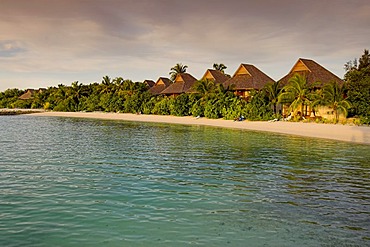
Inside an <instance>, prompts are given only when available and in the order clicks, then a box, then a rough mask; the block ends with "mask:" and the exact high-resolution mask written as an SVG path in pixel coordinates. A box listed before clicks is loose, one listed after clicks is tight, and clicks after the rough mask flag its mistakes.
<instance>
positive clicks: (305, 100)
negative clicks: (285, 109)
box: [278, 74, 311, 115]
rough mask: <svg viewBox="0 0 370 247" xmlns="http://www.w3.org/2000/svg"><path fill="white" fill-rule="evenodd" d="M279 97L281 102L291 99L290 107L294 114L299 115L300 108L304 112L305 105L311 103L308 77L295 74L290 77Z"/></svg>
mask: <svg viewBox="0 0 370 247" xmlns="http://www.w3.org/2000/svg"><path fill="white" fill-rule="evenodd" d="M278 98H279V102H286V101H290V106H289V109H290V111H293V115H297V112H298V111H299V110H301V111H302V112H301V113H302V114H303V110H304V106H305V105H306V106H307V105H310V103H311V99H310V98H311V89H310V88H309V86H308V85H307V80H306V77H305V76H304V75H300V74H295V75H294V76H293V77H292V78H290V79H289V83H288V84H287V85H286V86H285V87H284V88H283V92H282V93H281V94H280V96H279V97H278Z"/></svg>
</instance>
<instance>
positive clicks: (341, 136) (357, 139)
mask: <svg viewBox="0 0 370 247" xmlns="http://www.w3.org/2000/svg"><path fill="white" fill-rule="evenodd" d="M33 115H34V116H52V117H75V118H95V119H108V120H124V121H135V122H155V123H171V124H186V125H206V126H214V127H223V128H234V129H246V130H255V131H267V132H275V133H281V134H288V135H297V136H306V137H315V138H324V139H332V140H338V141H346V142H354V143H363V144H370V127H366V126H351V125H339V124H337V125H334V124H316V123H295V122H281V121H277V122H260V121H259V122H250V121H242V122H234V121H232V120H222V119H207V118H199V119H197V118H194V117H174V116H158V115H136V114H126V113H103V112H91V113H90V112H88V113H85V112H43V113H35V114H33Z"/></svg>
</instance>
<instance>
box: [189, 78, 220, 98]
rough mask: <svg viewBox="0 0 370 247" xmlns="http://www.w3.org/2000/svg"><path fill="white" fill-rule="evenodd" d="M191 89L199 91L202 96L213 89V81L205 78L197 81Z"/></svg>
mask: <svg viewBox="0 0 370 247" xmlns="http://www.w3.org/2000/svg"><path fill="white" fill-rule="evenodd" d="M193 89H194V90H196V91H197V92H198V93H200V94H201V95H202V96H204V95H206V94H208V93H211V92H213V91H215V89H216V87H215V83H214V82H213V81H212V80H207V79H205V80H200V81H197V82H196V83H195V84H194V86H193Z"/></svg>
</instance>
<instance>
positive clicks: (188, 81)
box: [161, 73, 197, 95]
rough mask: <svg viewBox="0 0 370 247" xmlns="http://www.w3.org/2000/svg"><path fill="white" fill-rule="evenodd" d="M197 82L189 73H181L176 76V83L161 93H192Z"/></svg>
mask: <svg viewBox="0 0 370 247" xmlns="http://www.w3.org/2000/svg"><path fill="white" fill-rule="evenodd" d="M196 81H197V79H195V78H194V77H193V76H192V75H190V74H188V73H180V74H178V75H177V76H176V79H175V82H174V83H173V84H171V85H170V86H169V87H167V88H166V89H165V90H163V91H162V92H161V94H166V95H171V94H181V93H187V92H191V91H192V86H193V85H194V83H195V82H196Z"/></svg>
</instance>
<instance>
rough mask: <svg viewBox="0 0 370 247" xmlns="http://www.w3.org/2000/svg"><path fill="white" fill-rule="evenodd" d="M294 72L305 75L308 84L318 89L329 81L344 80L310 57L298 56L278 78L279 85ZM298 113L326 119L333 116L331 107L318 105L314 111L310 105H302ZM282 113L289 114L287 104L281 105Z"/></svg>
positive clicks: (283, 84)
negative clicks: (283, 74) (291, 65)
mask: <svg viewBox="0 0 370 247" xmlns="http://www.w3.org/2000/svg"><path fill="white" fill-rule="evenodd" d="M295 74H300V75H303V76H305V78H306V82H307V85H308V86H313V88H314V89H320V88H322V87H323V86H324V85H325V84H328V83H331V82H337V83H339V84H343V83H344V81H343V80H342V79H340V78H339V77H338V76H336V75H334V74H333V73H332V72H330V71H329V70H327V69H326V68H324V67H323V66H321V65H320V64H318V63H316V62H315V61H313V60H310V59H304V58H299V59H298V61H297V62H296V63H295V64H294V66H293V67H292V69H291V70H290V71H289V73H288V74H287V75H286V76H284V77H283V78H281V79H280V80H279V83H280V85H281V86H282V87H283V86H285V85H287V84H288V83H289V80H290V78H292V77H293V76H294V75H295ZM299 113H300V114H302V116H304V117H313V115H315V116H320V117H325V118H328V119H332V118H334V113H333V110H332V109H329V108H328V107H319V108H318V109H316V111H313V109H311V107H310V106H307V105H306V106H304V109H300V111H299ZM282 114H283V115H289V114H290V112H288V106H287V105H283V111H282Z"/></svg>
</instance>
